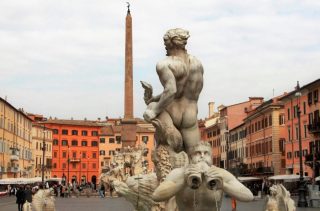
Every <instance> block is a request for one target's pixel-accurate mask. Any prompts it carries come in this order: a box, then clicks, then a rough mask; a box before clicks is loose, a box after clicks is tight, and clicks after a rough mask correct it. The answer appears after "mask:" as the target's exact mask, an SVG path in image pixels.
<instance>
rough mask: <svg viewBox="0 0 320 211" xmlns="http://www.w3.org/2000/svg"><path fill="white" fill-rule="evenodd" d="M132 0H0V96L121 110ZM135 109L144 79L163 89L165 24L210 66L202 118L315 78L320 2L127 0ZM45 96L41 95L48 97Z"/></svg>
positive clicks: (78, 112) (49, 108)
mask: <svg viewBox="0 0 320 211" xmlns="http://www.w3.org/2000/svg"><path fill="white" fill-rule="evenodd" d="M125 2H126V1H119V0H108V1H103V0H92V1H90V2H88V1H85V0H69V1H62V0H49V1H40V0H30V1H12V0H2V1H1V2H0V13H1V16H0V49H1V51H0V84H1V87H0V96H1V97H4V96H6V95H7V96H9V101H10V102H11V103H12V104H13V105H15V106H16V107H25V110H28V111H30V112H34V113H43V114H45V115H47V116H57V117H60V118H63V117H66V118H70V117H71V116H72V117H74V118H84V117H87V118H97V117H102V118H103V117H104V116H106V115H108V116H109V117H118V116H121V115H122V114H123V82H124V39H125V37H124V25H125V23H124V21H125V15H126V4H125ZM131 4H132V6H131V11H132V12H131V13H132V17H133V40H134V47H133V49H134V53H133V54H134V80H135V82H134V83H135V84H134V89H135V94H134V96H135V114H136V116H140V117H141V116H142V113H143V110H144V109H145V105H144V103H143V100H142V98H143V90H142V88H141V86H140V83H139V81H140V80H144V81H149V82H150V83H152V84H153V85H154V88H155V92H156V93H159V92H161V91H162V87H161V85H160V83H159V81H158V77H157V75H156V72H155V64H156V62H157V61H158V60H160V59H161V58H163V57H164V55H165V51H164V46H163V43H162V36H163V34H164V33H165V31H166V30H168V29H170V28H174V27H184V28H186V29H188V30H189V31H190V34H191V37H190V39H189V43H188V46H187V47H188V52H189V53H191V54H193V55H195V56H197V57H198V58H199V59H200V60H201V61H202V63H203V65H204V67H205V75H204V76H205V81H204V89H203V92H202V94H201V97H200V100H199V116H200V117H202V118H203V117H204V116H205V115H206V114H207V113H208V112H207V103H208V101H212V100H214V101H215V102H216V103H217V105H219V104H226V105H228V104H232V103H237V102H242V101H245V100H247V99H248V97H249V96H262V97H266V98H270V97H272V93H273V89H274V92H275V94H276V95H278V94H282V93H283V92H284V91H290V90H291V89H292V88H293V87H294V85H295V83H296V81H297V80H300V81H301V84H302V85H303V84H306V83H309V82H311V81H312V80H315V79H317V78H319V73H318V72H319V71H318V67H319V65H320V61H319V56H320V36H319V35H320V28H319V27H318V26H319V25H320V15H319V14H320V13H319V12H320V4H319V2H318V1H315V0H314V1H312V0H308V1H303V2H301V1H298V0H294V1H292V0H290V1H289V0H281V1H268V0H263V1H254V0H244V1H237V0H227V1H212V0H206V1H191V0H188V1H186V0H176V1H168V0H166V1H159V2H155V1H148V0H135V1H131ZM44 98H45V100H44Z"/></svg>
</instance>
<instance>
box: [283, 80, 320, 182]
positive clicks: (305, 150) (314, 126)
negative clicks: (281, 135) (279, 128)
mask: <svg viewBox="0 0 320 211" xmlns="http://www.w3.org/2000/svg"><path fill="white" fill-rule="evenodd" d="M319 89H320V79H318V80H316V81H313V82H311V83H309V84H307V85H304V86H303V87H301V88H300V93H301V96H299V95H297V94H296V93H297V90H294V91H292V92H290V93H289V94H288V95H287V96H285V97H283V98H282V99H281V101H283V102H284V110H285V121H286V122H285V125H286V130H287V133H286V144H285V148H286V169H287V173H288V174H299V167H300V162H299V131H301V133H300V134H301V142H302V155H303V157H302V162H303V163H302V164H303V172H304V175H306V176H313V168H314V169H315V175H319V165H315V166H313V165H312V164H311V165H310V161H312V160H313V153H315V155H318V156H319V151H320V138H319V133H320V126H319V125H320V117H319V108H320V106H319V104H320V103H319ZM298 107H299V110H300V129H299V124H298ZM306 157H307V158H308V157H309V158H310V159H309V165H308V159H306ZM315 157H317V156H315ZM306 161H307V162H306ZM311 163H312V162H311ZM315 164H317V162H315Z"/></svg>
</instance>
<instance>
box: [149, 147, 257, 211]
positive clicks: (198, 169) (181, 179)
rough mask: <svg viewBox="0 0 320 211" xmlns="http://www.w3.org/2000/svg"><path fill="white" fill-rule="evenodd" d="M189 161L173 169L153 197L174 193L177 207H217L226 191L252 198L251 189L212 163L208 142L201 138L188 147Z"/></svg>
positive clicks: (205, 209)
mask: <svg viewBox="0 0 320 211" xmlns="http://www.w3.org/2000/svg"><path fill="white" fill-rule="evenodd" d="M190 154H191V160H190V164H189V165H187V166H185V167H181V168H176V169H173V170H172V171H171V172H170V173H169V174H168V176H167V177H166V179H165V180H164V181H163V182H162V183H160V185H159V186H158V187H157V189H156V190H155V191H154V192H153V194H152V198H153V200H155V201H158V202H161V201H167V200H169V199H170V198H171V197H173V196H175V198H176V203H177V207H178V208H179V210H185V211H189V210H190V211H192V210H195V209H196V210H203V211H209V210H210V211H213V210H219V209H220V206H221V200H222V194H223V192H226V193H227V194H229V195H230V196H232V197H234V198H236V199H237V200H239V201H252V200H253V195H252V193H251V191H250V190H249V189H248V188H246V187H245V186H244V185H243V184H241V183H240V182H239V181H238V180H237V179H236V178H235V177H234V176H233V175H232V174H231V173H229V172H228V171H226V170H225V169H221V168H218V167H216V166H213V165H212V159H211V157H212V156H211V146H210V145H209V144H208V143H206V142H200V143H199V144H198V145H196V146H194V147H193V149H191V150H190Z"/></svg>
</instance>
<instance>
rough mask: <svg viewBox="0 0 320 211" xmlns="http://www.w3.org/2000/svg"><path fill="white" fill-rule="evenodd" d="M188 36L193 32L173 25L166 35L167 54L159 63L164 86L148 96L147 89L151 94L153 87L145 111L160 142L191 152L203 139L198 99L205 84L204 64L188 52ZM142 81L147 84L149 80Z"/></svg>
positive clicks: (158, 70)
mask: <svg viewBox="0 0 320 211" xmlns="http://www.w3.org/2000/svg"><path fill="white" fill-rule="evenodd" d="M188 38H189V32H188V31H187V30H184V29H179V28H178V29H170V30H168V31H167V32H166V34H165V35H164V38H163V39H164V44H165V47H166V51H167V57H166V58H164V59H163V60H161V61H160V62H158V63H157V66H156V71H157V74H158V76H159V79H160V82H161V84H162V85H163V88H164V90H163V92H162V93H161V94H159V95H157V96H149V97H148V96H146V92H147V93H148V92H149V95H150V90H151V92H152V87H151V86H150V87H149V88H147V89H146V91H145V102H146V104H147V105H148V107H147V109H146V111H145V112H144V114H143V117H144V119H145V120H146V121H148V122H152V123H153V124H154V125H155V127H156V129H157V130H158V133H160V135H159V136H158V137H159V139H160V144H165V145H169V146H170V147H171V149H173V150H174V151H175V152H180V151H183V150H185V151H186V152H187V153H188V152H189V150H190V149H191V148H192V147H193V146H195V145H196V144H197V143H198V141H197V140H200V133H199V129H198V120H197V114H198V107H197V101H198V98H199V94H200V92H201V90H202V87H203V67H202V64H201V62H200V61H199V60H198V59H197V58H196V57H194V56H192V55H190V54H188V53H187V50H186V48H185V46H186V44H187V40H188ZM142 83H143V87H144V88H146V87H145V86H144V85H146V84H147V83H145V82H142ZM161 142H162V143H161Z"/></svg>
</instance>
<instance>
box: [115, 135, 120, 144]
mask: <svg viewBox="0 0 320 211" xmlns="http://www.w3.org/2000/svg"><path fill="white" fill-rule="evenodd" d="M116 142H117V144H121V136H116Z"/></svg>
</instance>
